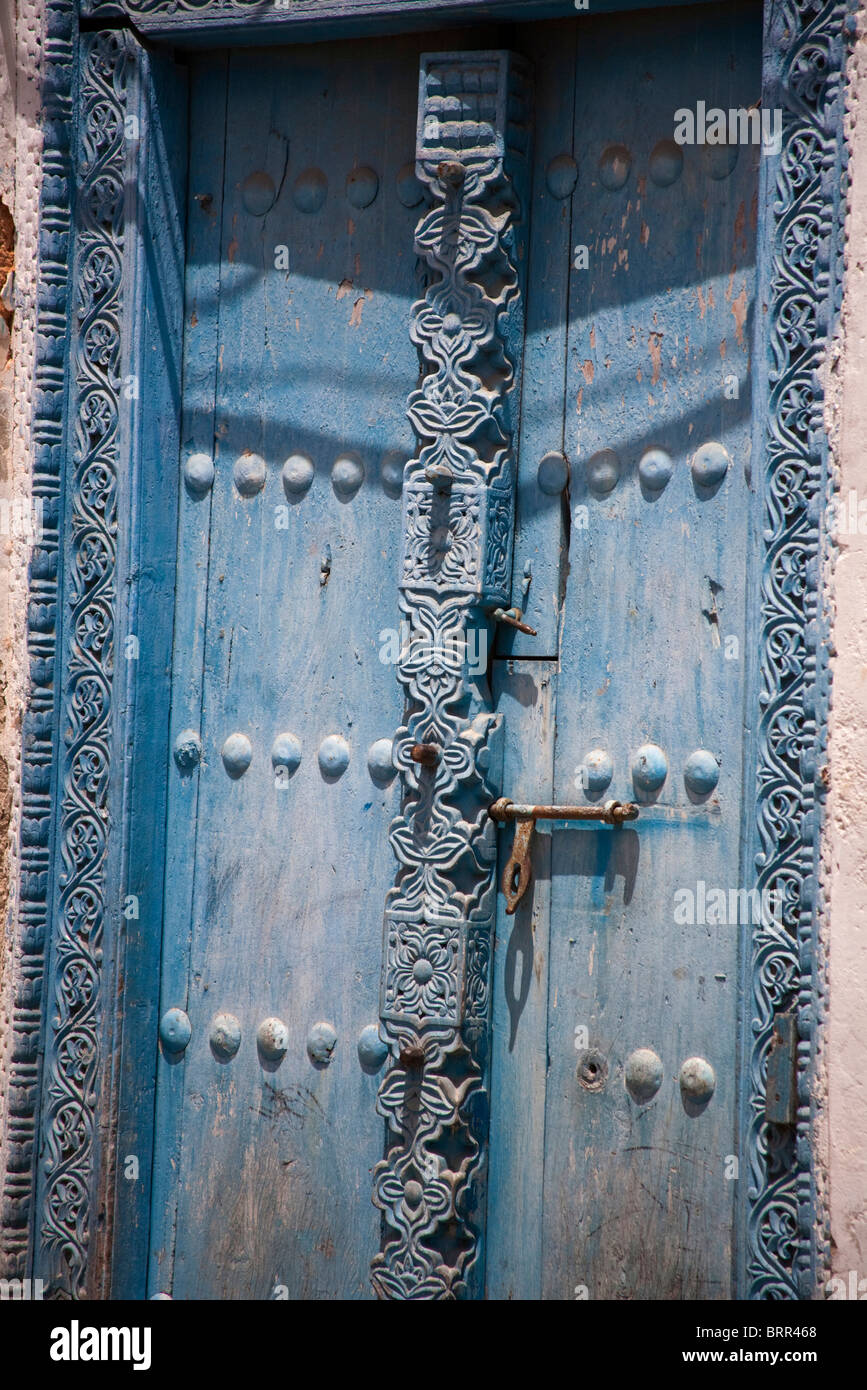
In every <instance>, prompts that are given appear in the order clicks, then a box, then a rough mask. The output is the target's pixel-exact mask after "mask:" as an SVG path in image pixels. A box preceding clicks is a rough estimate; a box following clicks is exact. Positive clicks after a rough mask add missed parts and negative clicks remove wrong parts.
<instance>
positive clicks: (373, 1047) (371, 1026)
mask: <svg viewBox="0 0 867 1390" xmlns="http://www.w3.org/2000/svg"><path fill="white" fill-rule="evenodd" d="M387 1056H388V1045H387V1044H386V1043H384V1042H383V1040H382V1038H381V1037H380V1036H379V1028H378V1027H377V1025H376V1024H375V1023H368V1025H367V1027H366V1028H362V1030H361V1032H360V1033H359V1035H358V1060H359V1062H360V1063H361V1065H362V1066H363V1068H364V1070H365V1071H379V1068H380V1067H381V1066H382V1064H383V1062H384V1061H385V1059H386V1057H387Z"/></svg>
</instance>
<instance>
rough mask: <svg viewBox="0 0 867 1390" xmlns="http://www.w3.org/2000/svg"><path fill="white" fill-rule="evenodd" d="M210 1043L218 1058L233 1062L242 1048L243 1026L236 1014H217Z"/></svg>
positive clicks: (212, 1026) (212, 1024)
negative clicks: (233, 1058)
mask: <svg viewBox="0 0 867 1390" xmlns="http://www.w3.org/2000/svg"><path fill="white" fill-rule="evenodd" d="M208 1041H209V1042H210V1044H211V1048H212V1050H213V1052H214V1053H215V1054H216V1056H217V1057H221V1058H223V1059H224V1060H225V1061H229V1060H231V1058H232V1057H234V1056H235V1053H236V1052H237V1051H238V1048H239V1047H240V1046H241V1025H240V1023H239V1022H238V1020H237V1019H236V1017H235V1015H234V1014H216V1015H215V1017H214V1019H213V1022H212V1023H211V1032H210V1036H209V1039H208Z"/></svg>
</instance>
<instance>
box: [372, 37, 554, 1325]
mask: <svg viewBox="0 0 867 1390" xmlns="http://www.w3.org/2000/svg"><path fill="white" fill-rule="evenodd" d="M529 105H530V87H529V74H528V71H527V68H526V65H525V64H524V63H523V62H522V60H521V59H518V58H515V57H514V56H513V55H511V54H508V53H501V52H493V53H467V54H438V55H437V54H435V55H426V56H424V57H423V59H422V67H421V84H420V98H419V123H418V148H417V153H416V171H417V173H418V176H419V178H420V179H421V180H422V182H423V184H424V185H425V187H426V189H427V190H428V192H429V194H430V195H431V198H432V205H431V206H430V207H429V208H428V209H427V210H426V211H425V212H424V214H423V215H422V217H421V220H420V222H419V224H418V227H417V229H416V250H417V252H418V254H419V255H420V256H421V257H422V258H423V261H424V262H425V264H426V266H427V268H428V272H429V278H430V285H429V288H428V291H427V294H426V295H425V298H424V299H423V300H422V301H421V302H419V303H418V304H416V305H415V307H414V309H413V323H412V328H411V333H412V338H413V341H414V342H415V343H416V345H417V346H418V349H419V354H420V359H421V373H422V375H421V382H420V385H419V387H418V389H417V390H415V391H414V392H413V393H412V395H411V396H410V400H409V410H408V414H409V418H410V421H411V422H412V426H413V429H414V430H415V433H416V436H417V439H418V452H417V455H416V457H415V458H413V459H411V460H410V462H409V463H408V464H407V466H406V470H405V475H404V503H403V508H404V511H403V516H404V526H403V535H404V552H403V556H402V559H401V600H400V604H401V610H402V612H403V614H404V616H405V619H406V624H407V629H406V630H407V632H408V640H407V642H406V644H405V647H404V650H403V652H402V653H401V659H400V663H399V667H398V676H399V679H400V682H401V684H402V685H403V687H404V690H405V692H406V722H405V724H404V725H403V727H402V728H400V729H399V730H398V732H397V736H396V739H395V745H394V747H395V755H394V756H395V763H396V765H397V766H398V768H399V769H400V772H401V775H402V778H403V800H402V807H401V815H400V816H399V817H398V818H397V819H396V820H395V821H394V823H393V825H392V827H391V832H390V834H391V844H392V847H393V849H394V852H395V855H396V856H397V860H398V864H399V869H398V874H397V880H396V883H395V886H394V888H393V889H392V890H391V892H390V893H389V897H388V901H387V904H386V912H385V931H384V962H383V982H382V1024H383V1031H384V1033H385V1035H386V1037H387V1039H388V1041H389V1044H390V1050H391V1057H392V1060H391V1065H390V1068H389V1070H388V1072H387V1073H386V1075H385V1078H384V1081H383V1084H382V1086H381V1088H380V1093H379V1101H378V1105H379V1109H380V1111H381V1113H382V1114H383V1115H384V1116H385V1117H386V1118H387V1120H388V1125H389V1133H390V1146H389V1148H388V1152H387V1155H386V1157H385V1159H384V1160H383V1162H382V1163H381V1164H379V1166H378V1168H377V1170H376V1174H375V1179H374V1200H375V1202H376V1203H377V1205H378V1206H379V1207H381V1209H382V1210H383V1212H384V1213H385V1221H386V1226H387V1231H386V1235H385V1238H384V1244H383V1249H382V1251H381V1253H380V1254H379V1255H378V1256H377V1257H376V1258H375V1260H374V1263H373V1283H374V1287H375V1289H376V1292H377V1293H378V1294H379V1296H380V1297H385V1298H398V1299H409V1298H414V1299H439V1298H454V1297H459V1296H463V1295H465V1294H467V1293H473V1292H477V1291H478V1290H479V1288H480V1282H481V1269H482V1265H483V1258H482V1253H483V1252H482V1213H483V1200H482V1197H483V1173H484V1146H485V1140H486V1133H487V1122H488V1110H487V1065H488V1027H489V992H490V964H491V938H492V933H493V926H494V916H495V910H496V882H495V866H496V840H495V836H494V825H493V822H492V821H491V820H490V819H489V817H488V815H487V808H488V806H489V805H490V803H491V801H492V800H493V799H494V798H495V797H496V795H497V794H498V790H497V784H498V778H499V770H500V765H501V761H502V754H501V749H500V725H501V721H500V718H499V716H497V715H495V714H493V713H492V710H491V700H490V693H489V691H488V689H487V687H486V685H485V683H484V676H481V677H479V676H474V675H473V674H472V673H471V671H470V669H469V666H468V663H467V659H466V658H467V645H468V643H467V636H468V632H469V631H470V630H475V632H477V633H480V634H483V640H484V641H489V640H491V619H490V612H491V610H492V609H493V608H495V607H497V606H498V605H505V606H508V604H509V601H510V600H509V587H510V575H511V547H512V530H513V524H512V517H513V510H514V487H515V457H514V450H513V435H514V430H515V422H516V409H517V406H516V401H517V396H518V390H519V375H520V351H521V340H522V332H523V328H522V314H521V287H520V285H519V279H518V271H517V266H518V264H519V260H520V259H521V258H520V257H519V256H518V254H517V247H516V235H517V229H518V227H519V224H520V221H521V215H522V210H523V208H524V207H525V206H526V194H525V191H524V182H525V178H526V172H527V166H528V154H529V148H528V147H529V142H530V128H531V127H530V109H529ZM474 649H475V650H478V649H479V647H477V646H475V644H474ZM419 757H421V759H422V761H419Z"/></svg>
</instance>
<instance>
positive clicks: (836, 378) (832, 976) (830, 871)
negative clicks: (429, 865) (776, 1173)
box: [824, 10, 867, 1297]
mask: <svg viewBox="0 0 867 1390" xmlns="http://www.w3.org/2000/svg"><path fill="white" fill-rule="evenodd" d="M849 76H850V81H849V112H850V114H849V141H850V157H851V164H850V178H851V183H850V193H849V212H848V220H847V228H846V232H847V236H846V241H847V266H846V289H845V298H844V302H843V318H842V325H841V328H842V331H841V337H840V351H839V353H838V355H837V359H836V362H835V366H834V370H833V381H832V402H831V413H830V424H831V429H832V439H833V442H834V446H835V449H834V452H835V457H836V463H837V481H838V486H839V504H838V505H839V506H841V507H842V508H843V509H844V510H845V513H846V514H847V515H848V514H849V511H850V505H851V502H852V500H854V501H855V503H856V504H857V503H860V504H861V517H862V518H863V519H862V520H861V521H860V524H859V525H858V527H857V529H856V530H855V531H854V533H853V531H852V529H851V527H850V526H849V525H848V523H847V524H846V525H845V526H841V525H838V528H837V543H838V547H839V549H838V554H837V559H836V564H835V569H834V579H833V603H834V656H833V658H832V671H833V681H834V685H833V708H832V716H831V724H830V743H829V760H828V771H829V797H828V820H827V828H826V839H825V856H824V857H825V872H826V885H825V886H826V893H827V900H828V904H829V913H828V919H827V923H826V931H825V939H826V942H827V952H828V970H829V1012H828V1025H827V1034H826V1039H825V1048H824V1054H825V1076H824V1086H825V1088H826V1104H827V1133H826V1142H827V1146H828V1148H827V1153H828V1172H827V1200H828V1202H829V1214H830V1219H831V1238H832V1267H833V1272H834V1274H835V1275H840V1276H842V1277H843V1278H844V1279H845V1280H846V1282H847V1291H848V1275H849V1271H851V1270H854V1271H855V1272H856V1274H857V1276H858V1279H859V1280H865V1281H867V803H865V796H867V13H865V12H864V11H863V10H862V13H861V16H860V35H859V39H858V41H857V44H856V46H855V50H854V53H853V56H852V62H851V67H850V74H849ZM853 491H854V493H855V497H854V499H852V498H851V493H852V492H853ZM862 1297H867V1282H865V1283H864V1285H863V1291H862Z"/></svg>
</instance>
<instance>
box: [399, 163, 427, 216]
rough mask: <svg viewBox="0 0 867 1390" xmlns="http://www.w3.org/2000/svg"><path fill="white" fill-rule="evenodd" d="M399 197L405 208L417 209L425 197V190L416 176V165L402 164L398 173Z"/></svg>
mask: <svg viewBox="0 0 867 1390" xmlns="http://www.w3.org/2000/svg"><path fill="white" fill-rule="evenodd" d="M396 185H397V196H398V198H399V199H400V201H401V202H402V203H403V205H404V207H405V208H417V207H418V205H419V203H420V202H421V200H422V198H423V197H424V188H423V186H422V184H421V182H420V180H419V179H417V178H416V176H415V165H414V164H402V165H401V167H400V168H399V169H398V171H397V179H396Z"/></svg>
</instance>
